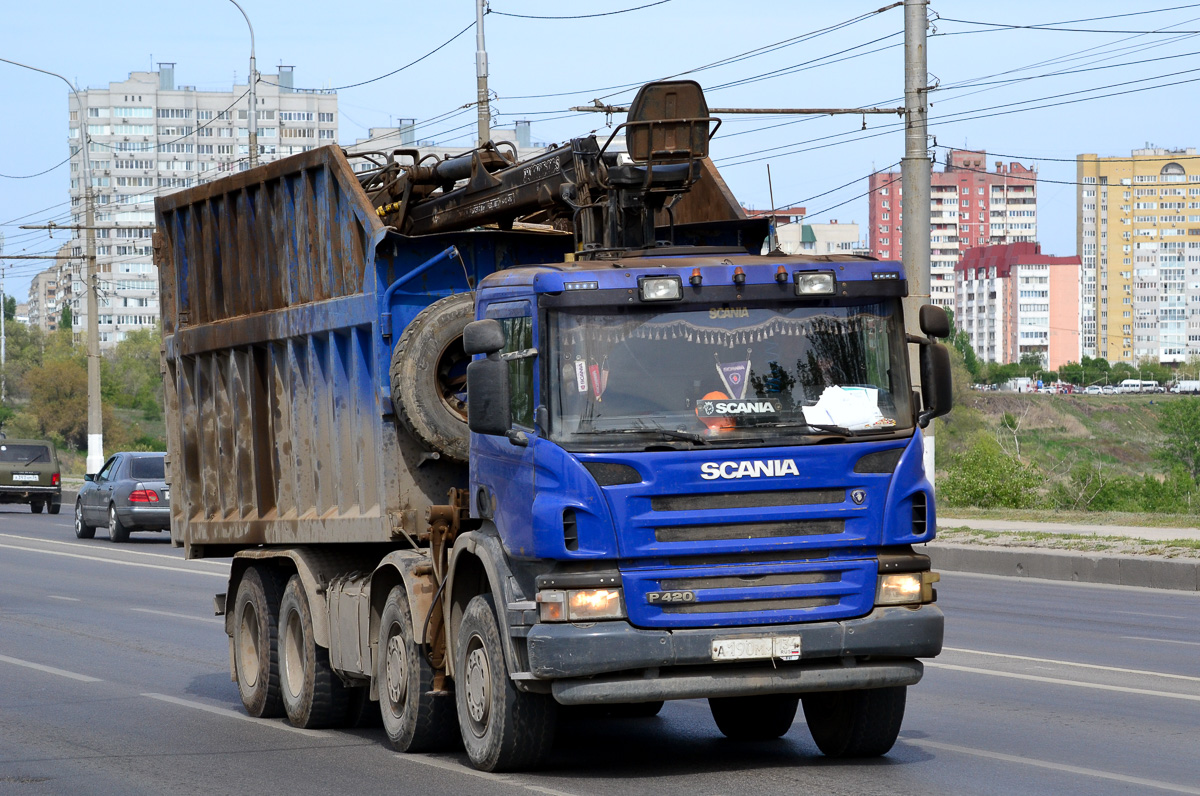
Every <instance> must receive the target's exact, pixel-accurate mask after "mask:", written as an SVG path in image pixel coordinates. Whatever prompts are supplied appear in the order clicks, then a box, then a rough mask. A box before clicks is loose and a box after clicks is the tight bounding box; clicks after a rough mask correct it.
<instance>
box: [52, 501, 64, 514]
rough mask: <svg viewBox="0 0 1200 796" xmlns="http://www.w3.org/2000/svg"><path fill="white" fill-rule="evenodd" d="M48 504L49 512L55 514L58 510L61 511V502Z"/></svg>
mask: <svg viewBox="0 0 1200 796" xmlns="http://www.w3.org/2000/svg"><path fill="white" fill-rule="evenodd" d="M49 506H50V513H51V514H57V513H59V512H60V511H62V504H61V503H50V504H49Z"/></svg>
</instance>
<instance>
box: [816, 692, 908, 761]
mask: <svg viewBox="0 0 1200 796" xmlns="http://www.w3.org/2000/svg"><path fill="white" fill-rule="evenodd" d="M907 694H908V689H907V688H906V687H904V686H895V687H892V688H873V689H870V690H867V691H829V692H826V693H815V694H806V695H805V696H804V719H805V721H806V722H808V730H809V732H811V733H812V737H813V740H814V741H815V742H816V744H817V748H818V749H820V750H821V752H822V753H823V754H824V755H825V756H826V757H879V756H880V755H884V754H887V753H888V751H889V750H890V749H891V748H892V745H893V744H895V743H896V737H897V736H898V735H900V725H901V723H903V721H904V703H905V699H906V697H907Z"/></svg>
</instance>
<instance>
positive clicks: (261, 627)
mask: <svg viewBox="0 0 1200 796" xmlns="http://www.w3.org/2000/svg"><path fill="white" fill-rule="evenodd" d="M77 516H78V515H77ZM279 600H280V596H279V581H278V580H277V579H276V577H275V574H274V572H272V571H271V570H269V569H267V568H265V567H258V566H252V567H250V568H249V569H247V570H246V572H245V574H243V575H242V580H241V582H240V583H239V584H238V589H237V597H236V598H235V600H234V604H233V666H234V674H235V675H237V684H238V693H239V694H240V695H241V697H242V704H243V705H244V706H245V707H246V712H247V713H249V714H250V715H251V716H257V717H258V718H263V719H270V718H275V717H277V716H282V715H283V701H282V699H281V698H280V695H279V651H278V649H279V648H278V644H277V641H276V639H277V632H278V628H279Z"/></svg>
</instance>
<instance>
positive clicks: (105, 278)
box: [58, 63, 337, 348]
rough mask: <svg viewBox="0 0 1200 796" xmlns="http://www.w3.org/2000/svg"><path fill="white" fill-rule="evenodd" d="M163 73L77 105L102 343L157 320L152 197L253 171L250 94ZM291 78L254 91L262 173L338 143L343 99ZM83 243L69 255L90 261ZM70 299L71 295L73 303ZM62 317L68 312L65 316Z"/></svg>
mask: <svg viewBox="0 0 1200 796" xmlns="http://www.w3.org/2000/svg"><path fill="white" fill-rule="evenodd" d="M158 66H159V69H158V71H157V72H133V73H131V74H130V75H129V79H128V80H125V81H121V82H115V83H109V84H108V86H107V87H104V88H89V89H87V90H86V91H81V92H79V100H80V103H81V104H82V107H77V106H76V103H75V98H74V96H73V95H70V94H69V95H68V110H69V114H70V123H69V128H68V142H69V144H70V147H71V152H72V157H71V189H70V192H71V223H73V224H76V225H82V224H83V223H84V218H85V208H84V205H83V201H84V184H83V182H82V180H83V156H82V154H81V151H80V141H81V140H82V139H81V136H82V135H83V134H84V133H86V137H87V147H88V150H87V151H88V158H89V160H90V162H91V182H92V194H93V197H94V201H95V225H96V226H97V227H99V229H97V230H96V232H95V235H96V263H97V268H98V270H99V319H98V320H99V329H100V345H101V347H102V348H108V347H111V346H113V345H115V344H116V343H117V342H119V341H120V340H122V339H123V338H124V336H125V333H126V332H128V331H131V330H134V329H139V328H142V327H146V326H152V325H153V324H154V323H155V322H156V321H157V320H158V317H159V307H158V274H157V271H156V269H155V267H154V264H153V262H152V258H151V254H152V253H151V236H152V235H153V232H154V230H153V226H154V198H155V197H156V196H161V195H163V194H167V193H170V192H172V191H176V190H179V189H181V188H190V187H192V186H194V185H198V184H202V183H205V182H210V181H212V180H215V179H219V178H221V177H223V176H226V175H228V174H231V173H235V172H237V171H242V170H245V169H247V168H249V155H250V143H249V114H250V109H249V107H248V100H247V95H248V86H247V85H246V84H242V85H234V86H233V87H232V89H231V90H229V91H198V90H197V89H196V87H195V86H186V85H177V84H176V82H175V64H168V63H161V64H159V65H158ZM293 75H294V70H293V68H292V67H290V66H281V67H279V71H278V73H277V74H263V75H260V82H259V83H258V85H257V87H256V94H257V107H256V111H255V117H256V121H257V125H258V150H259V161H260V163H266V162H269V161H272V160H277V159H278V158H281V157H286V156H287V155H291V154H296V153H299V152H304V151H307V150H309V149H313V148H314V147H317V146H322V145H325V144H333V143H336V142H337V95H336V94H335V93H333V92H330V91H323V90H313V89H299V88H294V87H293ZM85 249H86V245H85V242H84V237H83V233H82V232H79V233H76V238H75V239H74V240H73V241H72V242H71V249H70V253H71V254H72V255H73V256H74V257H78V258H81V259H82V258H83V257H84V255H85V254H86V250H85ZM66 281H67V282H68V284H69V286H70V290H69V291H65V290H63V289H62V280H60V289H59V293H58V296H59V299H60V306H61V302H62V301H69V302H70V306H71V310H72V314H73V319H74V323H73V327H74V330H75V332H77V333H82V332H83V331H84V330H85V329H86V328H87V300H86V295H85V293H84V289H83V284H82V283H81V279H80V276H79V269H78V268H76V269H75V271H74V273H73V274H71V276H70V277H69V278H68V279H66ZM68 293H69V295H68ZM60 311H61V310H60Z"/></svg>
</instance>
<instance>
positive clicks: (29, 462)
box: [21, 451, 46, 467]
mask: <svg viewBox="0 0 1200 796" xmlns="http://www.w3.org/2000/svg"><path fill="white" fill-rule="evenodd" d="M45 455H46V452H45V451H42V452H41V453H39V454H38V455H37V456H34V457H33V458H32V459H30V460H29V461H27V462H25V463H24V464H23V465H21V466H22V467H28V466H29V465H31V464H33V463H34V462H36V461H37V460H38V459H40V458H42V457H43V456H45Z"/></svg>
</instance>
